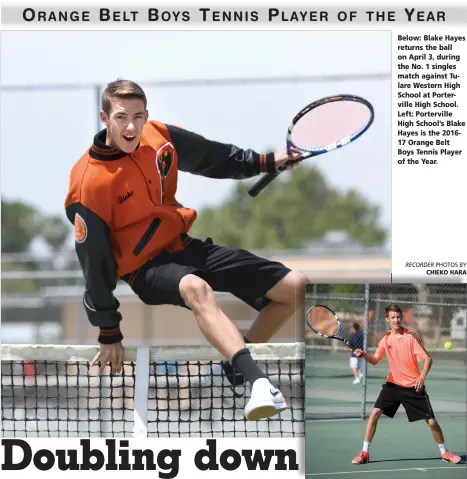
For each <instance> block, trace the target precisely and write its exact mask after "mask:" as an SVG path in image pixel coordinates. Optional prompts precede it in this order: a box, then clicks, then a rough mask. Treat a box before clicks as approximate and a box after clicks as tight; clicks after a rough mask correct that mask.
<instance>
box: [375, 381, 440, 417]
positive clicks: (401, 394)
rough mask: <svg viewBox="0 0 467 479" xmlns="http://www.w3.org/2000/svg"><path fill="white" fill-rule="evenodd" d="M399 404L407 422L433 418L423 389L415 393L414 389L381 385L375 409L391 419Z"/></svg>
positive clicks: (390, 384) (395, 385)
mask: <svg viewBox="0 0 467 479" xmlns="http://www.w3.org/2000/svg"><path fill="white" fill-rule="evenodd" d="M401 404H402V406H403V407H404V409H405V412H406V413H407V418H408V420H409V422H414V421H420V420H421V419H434V418H435V414H434V412H433V409H432V407H431V403H430V398H429V396H428V393H427V392H426V389H425V388H424V389H423V390H421V391H419V392H417V391H416V390H415V388H414V387H411V388H406V387H403V386H398V385H397V384H393V383H386V384H383V389H382V391H381V392H380V394H379V396H378V399H377V400H376V403H375V408H378V409H382V410H383V414H384V415H385V416H388V417H390V418H393V417H394V416H395V414H396V412H397V410H398V409H399V406H400V405H401Z"/></svg>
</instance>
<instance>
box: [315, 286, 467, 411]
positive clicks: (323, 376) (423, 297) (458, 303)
mask: <svg viewBox="0 0 467 479" xmlns="http://www.w3.org/2000/svg"><path fill="white" fill-rule="evenodd" d="M306 301H307V308H309V307H311V306H312V305H315V304H323V305H326V306H328V307H330V308H331V309H332V310H333V311H335V312H336V314H337V316H338V318H339V320H340V322H341V324H342V327H343V330H344V335H345V337H346V338H350V337H351V336H352V334H354V333H355V332H356V329H359V328H360V329H361V331H362V332H363V343H364V349H365V350H367V351H370V352H374V351H375V349H376V346H377V344H378V341H379V339H380V338H381V337H382V336H383V335H384V333H385V332H387V331H388V329H389V328H388V325H387V322H386V319H385V308H386V306H388V305H389V304H392V303H396V304H398V305H399V306H400V307H401V309H402V311H403V325H404V326H405V327H407V328H408V329H410V330H413V331H415V332H416V334H417V335H418V336H419V337H420V338H421V340H422V342H423V345H424V347H425V348H426V349H427V350H428V352H429V353H430V355H431V357H432V358H433V366H432V368H431V371H430V373H429V374H428V377H427V380H426V387H427V391H428V393H429V394H430V398H431V401H432V404H433V407H434V410H435V413H437V414H439V413H449V414H465V413H466V398H467V393H466V359H467V355H466V344H467V334H466V331H467V328H466V324H467V285H466V284H323V285H320V284H317V285H310V286H308V288H307V298H306ZM448 341H449V342H452V344H453V347H452V349H451V350H446V349H445V348H444V344H445V343H446V342H448ZM306 343H307V347H306V369H307V371H306V405H307V419H324V418H345V417H349V418H351V417H362V418H365V417H367V416H368V413H369V411H370V409H371V407H372V406H373V404H374V401H375V400H376V398H377V396H378V394H379V392H380V389H381V385H382V384H383V383H384V382H385V380H386V377H387V374H388V372H389V369H388V364H387V362H386V359H383V361H381V362H380V363H379V364H378V365H376V366H372V365H371V364H367V363H366V361H364V360H360V361H359V363H358V364H355V363H356V362H355V360H352V361H353V362H352V363H351V360H350V353H351V351H350V350H349V349H348V348H347V347H346V346H345V345H343V343H342V342H340V341H337V340H329V339H324V338H320V337H319V336H317V335H315V334H313V333H312V332H311V330H309V329H308V328H307V330H306ZM356 365H357V366H358V369H359V371H355V374H354V371H353V369H352V366H353V367H354V368H355V366H356ZM360 375H361V377H359V376H360ZM401 409H402V408H401ZM400 412H401V411H400ZM402 412H403V410H402Z"/></svg>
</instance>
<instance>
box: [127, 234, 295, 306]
mask: <svg viewBox="0 0 467 479" xmlns="http://www.w3.org/2000/svg"><path fill="white" fill-rule="evenodd" d="M289 272H290V269H288V268H286V267H285V266H284V265H282V264H281V263H278V262H275V261H269V260H267V259H265V258H260V257H259V256H256V255H254V254H252V253H249V252H248V251H246V250H243V249H236V248H226V247H223V246H217V245H215V244H213V242H212V240H211V239H210V238H208V239H207V240H206V241H201V240H199V239H192V241H191V242H190V243H189V244H188V245H187V247H186V248H185V249H184V250H183V251H180V252H175V253H163V254H161V255H160V256H157V257H155V258H152V259H151V260H150V261H148V262H147V263H146V264H145V265H144V266H143V267H142V268H140V270H139V271H138V272H136V273H132V274H131V275H127V277H124V278H122V279H123V280H124V281H127V282H128V283H129V284H130V286H131V288H132V289H133V291H134V292H135V293H136V294H137V295H138V296H139V298H140V299H141V300H142V301H143V302H144V303H146V304H151V305H161V304H172V305H175V306H184V307H186V305H185V303H184V301H183V299H182V297H181V295H180V289H179V284H180V281H181V280H182V278H184V277H185V276H186V275H188V274H193V275H196V276H199V277H200V278H202V279H204V280H205V281H206V282H207V283H208V284H209V285H210V286H211V288H212V289H213V290H214V291H217V292H228V293H231V294H233V295H234V296H236V297H237V298H239V299H241V300H242V301H244V302H245V303H247V304H248V305H250V306H251V307H253V308H255V309H256V310H257V311H261V310H262V309H263V308H264V307H265V306H266V305H267V304H268V303H269V302H270V301H269V299H267V298H266V297H265V295H266V293H267V292H268V291H269V290H270V289H271V288H272V287H274V286H275V285H276V284H277V283H278V282H279V281H280V280H281V279H283V278H284V277H285V276H286V275H287V274H288V273H289ZM130 278H131V281H130Z"/></svg>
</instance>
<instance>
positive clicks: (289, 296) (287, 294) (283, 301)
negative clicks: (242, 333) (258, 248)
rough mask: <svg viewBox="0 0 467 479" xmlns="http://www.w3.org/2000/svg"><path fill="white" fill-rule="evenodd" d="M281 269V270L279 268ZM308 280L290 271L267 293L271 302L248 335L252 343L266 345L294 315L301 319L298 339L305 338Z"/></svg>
mask: <svg viewBox="0 0 467 479" xmlns="http://www.w3.org/2000/svg"><path fill="white" fill-rule="evenodd" d="M278 269H279V268H278ZM306 283H307V278H306V276H305V275H303V274H301V273H296V272H294V271H290V272H289V273H287V275H286V276H285V277H284V278H283V279H281V280H280V281H279V282H278V283H277V284H276V285H275V286H273V287H272V288H271V289H270V290H269V291H267V292H266V293H265V295H264V296H265V298H267V299H268V300H269V304H267V305H266V306H265V307H264V308H263V309H262V310H261V311H260V313H259V315H258V317H257V318H256V320H255V321H254V323H253V324H252V325H251V327H250V329H249V330H248V332H247V334H246V338H247V339H248V341H250V342H251V343H266V342H267V341H269V339H271V337H272V336H274V334H276V333H277V331H278V330H279V329H280V328H281V327H282V325H283V324H284V323H285V322H286V321H287V320H291V319H292V320H293V319H294V315H297V316H298V318H300V320H299V321H297V325H298V328H299V329H298V330H297V331H296V337H297V339H298V340H299V341H302V340H303V338H304V330H303V328H304V326H303V318H304V316H305V314H304V311H303V306H304V303H305V286H306Z"/></svg>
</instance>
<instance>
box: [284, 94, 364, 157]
mask: <svg viewBox="0 0 467 479" xmlns="http://www.w3.org/2000/svg"><path fill="white" fill-rule="evenodd" d="M371 116H372V114H371V111H370V109H369V108H368V107H367V106H366V105H364V104H363V103H360V102H355V101H335V102H330V103H325V104H323V105H321V106H318V107H317V108H314V109H312V110H310V111H309V112H308V113H306V114H305V115H304V116H303V117H302V118H300V119H299V120H298V121H297V123H296V124H295V126H294V127H293V130H292V133H291V140H292V143H293V144H294V145H295V146H297V147H298V148H304V149H308V150H311V149H315V148H316V149H318V148H323V147H326V146H328V145H332V144H334V143H337V142H339V141H341V140H342V139H344V138H346V137H352V136H354V135H356V134H358V133H359V132H360V131H361V130H363V129H364V128H365V127H366V126H367V125H368V123H369V122H370V120H371Z"/></svg>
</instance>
